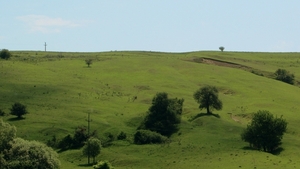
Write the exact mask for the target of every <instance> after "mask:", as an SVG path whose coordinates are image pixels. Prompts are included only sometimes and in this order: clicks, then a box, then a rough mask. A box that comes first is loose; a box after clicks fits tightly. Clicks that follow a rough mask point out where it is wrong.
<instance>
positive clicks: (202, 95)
mask: <svg viewBox="0 0 300 169" xmlns="http://www.w3.org/2000/svg"><path fill="white" fill-rule="evenodd" d="M194 99H195V100H196V101H197V103H199V104H200V105H199V109H200V110H202V109H203V108H206V111H207V114H212V112H211V111H210V110H212V109H216V110H221V109H222V107H223V103H222V101H221V100H220V99H219V97H218V89H217V88H216V87H214V86H205V87H202V88H200V89H198V90H197V91H196V92H195V93H194Z"/></svg>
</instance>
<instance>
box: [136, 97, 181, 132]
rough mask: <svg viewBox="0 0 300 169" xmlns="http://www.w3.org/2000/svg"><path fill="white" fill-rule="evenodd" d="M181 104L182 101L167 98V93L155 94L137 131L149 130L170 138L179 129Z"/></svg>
mask: <svg viewBox="0 0 300 169" xmlns="http://www.w3.org/2000/svg"><path fill="white" fill-rule="evenodd" d="M183 102H184V100H183V99H178V98H174V99H170V98H168V94H167V93H164V92H162V93H157V94H156V96H155V97H154V98H153V99H152V105H151V106H150V108H149V110H148V112H147V116H146V117H145V119H144V121H143V122H142V123H141V125H140V126H139V127H138V130H140V129H143V130H151V131H155V132H157V133H160V134H162V135H164V136H168V137H169V136H171V135H172V134H173V133H175V132H177V131H178V129H179V128H178V125H179V124H180V122H181V114H182V106H183Z"/></svg>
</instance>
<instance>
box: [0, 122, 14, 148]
mask: <svg viewBox="0 0 300 169" xmlns="http://www.w3.org/2000/svg"><path fill="white" fill-rule="evenodd" d="M16 133H17V129H16V127H15V126H12V125H10V124H9V123H5V122H3V120H2V119H0V152H3V151H4V150H5V149H8V148H9V142H10V141H12V140H13V139H14V138H15V137H16Z"/></svg>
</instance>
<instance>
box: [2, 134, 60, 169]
mask: <svg viewBox="0 0 300 169" xmlns="http://www.w3.org/2000/svg"><path fill="white" fill-rule="evenodd" d="M10 146H11V148H10V149H9V150H8V151H6V152H5V153H4V158H5V161H6V165H7V168H11V169H18V168H40V169H58V168H60V161H59V160H58V154H57V153H56V152H55V151H54V150H53V149H52V148H50V147H47V146H46V145H45V144H43V143H40V142H38V141H27V140H24V139H21V138H16V139H14V140H13V141H11V142H10Z"/></svg>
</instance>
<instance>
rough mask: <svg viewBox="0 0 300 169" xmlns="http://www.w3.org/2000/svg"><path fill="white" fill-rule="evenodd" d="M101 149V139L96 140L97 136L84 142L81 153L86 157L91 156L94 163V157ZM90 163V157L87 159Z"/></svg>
mask: <svg viewBox="0 0 300 169" xmlns="http://www.w3.org/2000/svg"><path fill="white" fill-rule="evenodd" d="M100 151H101V141H100V140H98V139H97V138H93V137H92V138H90V139H88V141H87V142H86V143H85V146H84V147H83V155H85V156H88V157H90V156H91V157H93V163H95V158H96V157H97V155H99V154H100ZM89 163H90V159H89Z"/></svg>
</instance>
